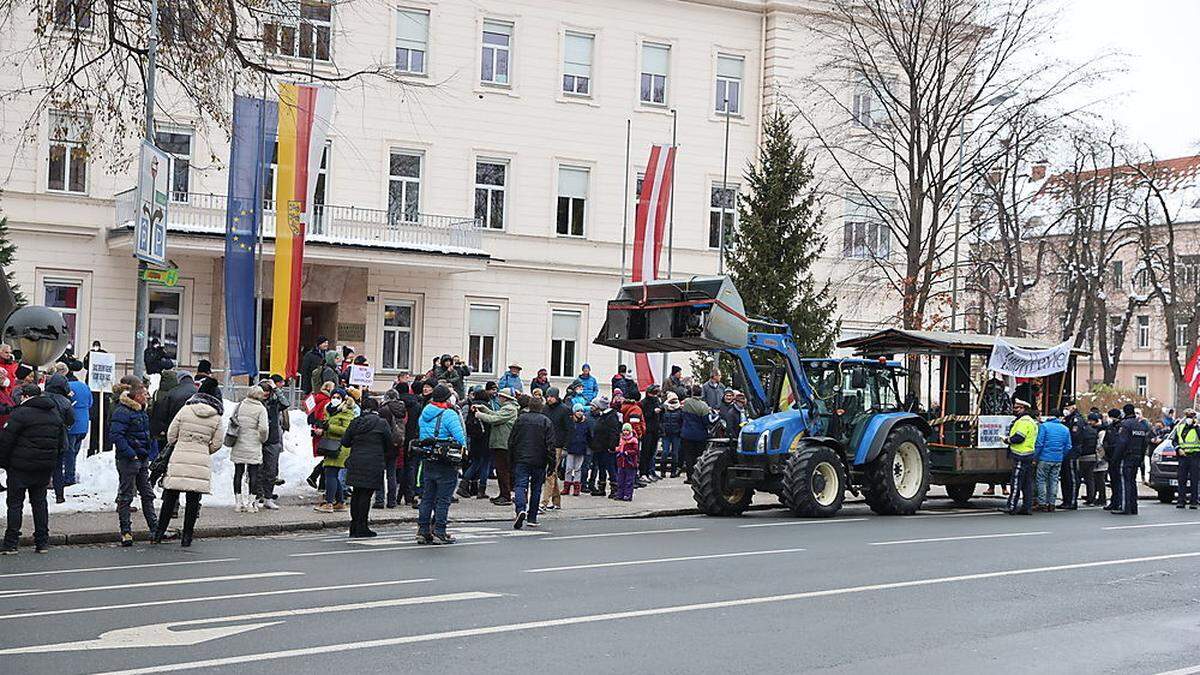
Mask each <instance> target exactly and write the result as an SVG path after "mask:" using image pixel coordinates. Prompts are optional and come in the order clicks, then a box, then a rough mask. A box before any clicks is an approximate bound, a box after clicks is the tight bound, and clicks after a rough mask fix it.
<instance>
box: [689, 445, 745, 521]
mask: <svg viewBox="0 0 1200 675" xmlns="http://www.w3.org/2000/svg"><path fill="white" fill-rule="evenodd" d="M735 456H736V453H735V452H734V451H733V449H731V448H723V447H720V446H709V448H708V449H707V450H705V451H704V454H703V455H700V459H698V460H696V466H695V468H693V469H692V497H693V498H695V500H696V506H698V507H699V508H700V511H701V512H702V513H704V514H705V515H709V516H738V515H741V513H742V511H745V510H746V508H747V507H748V506H750V500H751V499H752V498H753V497H754V490H753V489H751V488H748V487H742V486H736V487H735V486H731V485H729V484H728V469H729V466H730V465H731V464H733V461H734V458H735Z"/></svg>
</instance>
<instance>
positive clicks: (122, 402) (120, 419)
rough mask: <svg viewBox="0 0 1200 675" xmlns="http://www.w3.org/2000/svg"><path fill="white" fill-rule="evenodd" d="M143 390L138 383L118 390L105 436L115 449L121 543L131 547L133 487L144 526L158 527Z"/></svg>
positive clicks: (155, 528) (152, 530)
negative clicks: (109, 438)
mask: <svg viewBox="0 0 1200 675" xmlns="http://www.w3.org/2000/svg"><path fill="white" fill-rule="evenodd" d="M146 393H147V392H146V388H145V387H144V386H141V385H137V386H134V387H132V388H130V389H129V390H128V391H125V392H122V393H121V396H120V398H119V399H118V402H117V405H116V407H115V408H113V413H112V418H111V419H110V420H109V423H108V433H109V437H111V438H112V439H113V444H114V445H115V446H116V450H117V452H116V455H117V456H116V458H115V462H116V466H117V477H118V480H119V482H118V487H117V520H118V522H119V524H120V526H121V545H122V546H133V534H132V526H131V523H130V515H129V514H130V510H129V505H130V504H132V503H133V493H134V490H136V491H137V493H138V494H139V495H140V496H141V498H142V515H144V516H145V517H146V527H148V528H149V530H150V532H154V531H155V530H157V529H158V518H157V517H156V516H155V513H154V490H153V489H152V488H151V487H150V416H149V415H147V414H146Z"/></svg>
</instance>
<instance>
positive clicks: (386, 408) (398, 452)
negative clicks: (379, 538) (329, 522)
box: [350, 389, 408, 509]
mask: <svg viewBox="0 0 1200 675" xmlns="http://www.w3.org/2000/svg"><path fill="white" fill-rule="evenodd" d="M363 408H364V410H365V408H366V406H365V405H364V406H363ZM379 416H380V417H381V418H382V419H383V421H384V422H386V423H387V425H388V429H390V430H391V434H392V435H391V439H392V445H391V452H392V460H391V461H390V462H387V463H385V464H384V467H383V478H384V484H385V485H386V487H387V494H386V495H382V494H376V495H375V508H388V509H394V508H396V503H397V500H398V498H399V497H400V482H401V479H402V478H403V477H404V445H405V443H404V441H405V439H406V438H408V436H407V429H408V408H407V406H405V405H404V401H401V400H400V394H399V393H398V392H397V391H396V390H395V389H388V390H387V392H385V393H384V395H383V403H382V404H380V406H379ZM350 452H351V454H353V452H354V449H353V448H351V450H350ZM350 506H351V509H353V506H354V497H353V496H351V498H350Z"/></svg>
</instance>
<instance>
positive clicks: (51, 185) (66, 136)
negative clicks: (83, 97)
mask: <svg viewBox="0 0 1200 675" xmlns="http://www.w3.org/2000/svg"><path fill="white" fill-rule="evenodd" d="M90 123H91V122H90V120H89V118H88V117H86V116H83V115H72V114H70V113H65V112H59V111H57V110H52V111H50V130H49V134H47V136H48V137H49V139H50V159H49V162H50V164H49V167H48V169H49V170H48V171H47V183H46V187H47V188H48V189H50V190H53V191H55V192H74V193H76V194H84V193H85V192H87V160H88V152H87V145H86V143H85V142H84V138H85V136H86V135H87V131H88V126H89V125H90Z"/></svg>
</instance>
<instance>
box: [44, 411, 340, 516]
mask: <svg viewBox="0 0 1200 675" xmlns="http://www.w3.org/2000/svg"><path fill="white" fill-rule="evenodd" d="M235 407H237V403H235V402H233V401H228V400H227V401H225V420H226V421H228V420H229V418H230V417H232V416H233V410H234V408H235ZM288 414H289V421H290V422H291V429H289V430H288V432H287V433H285V434H284V436H283V453H282V454H281V455H280V457H279V477H280V478H282V479H283V480H284V484H283V485H281V486H280V487H278V488H276V490H275V493H276V494H277V495H279V496H281V497H286V496H291V495H311V494H312V488H310V487H308V485H306V484H305V482H304V481H305V479H306V478H308V474H309V473H310V472H311V471H312V468H313V466H314V465H315V464H316V461H317V460H316V458H314V457H313V454H312V441H311V436H310V435H309V429H308V422H307V419H306V417H305V415H304V413H303V412H300V411H299V410H292V411H289V413H288ZM222 433H224V432H223V431H222ZM84 447H85V448H86V447H87V443H86V442H85V443H84ZM114 455H115V453H112V452H102V453H100V454H98V455H92V456H91V457H84V456H83V453H80V457H79V461H78V464H77V465H76V468H75V474H76V479H77V480H78V481H79V482H78V483H77V484H76V485H74V486H72V487H69V488H67V494H66V497H67V501H66V503H65V504H55V503H54V499H53V495H51V496H50V497H51V498H50V499H49V501H50V512H51V513H75V512H79V511H112V510H115V508H116V499H117V483H118V481H117V469H116V466H115V459H114ZM243 480H245V479H243ZM210 489H211V491H212V494H210V495H205V497H204V505H205V506H230V507H232V506H233V462H231V461H229V448H221V450H219V451H218V452H217V453H216V454H215V455H213V456H212V483H211V484H210ZM244 492H245V489H244V486H243V493H244ZM133 503H134V504H139V503H140V500H139V499H138V498H137V497H136V496H135V497H134V502H133ZM28 510H29V508H28V506H26V512H28ZM114 522H115V521H114Z"/></svg>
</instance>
